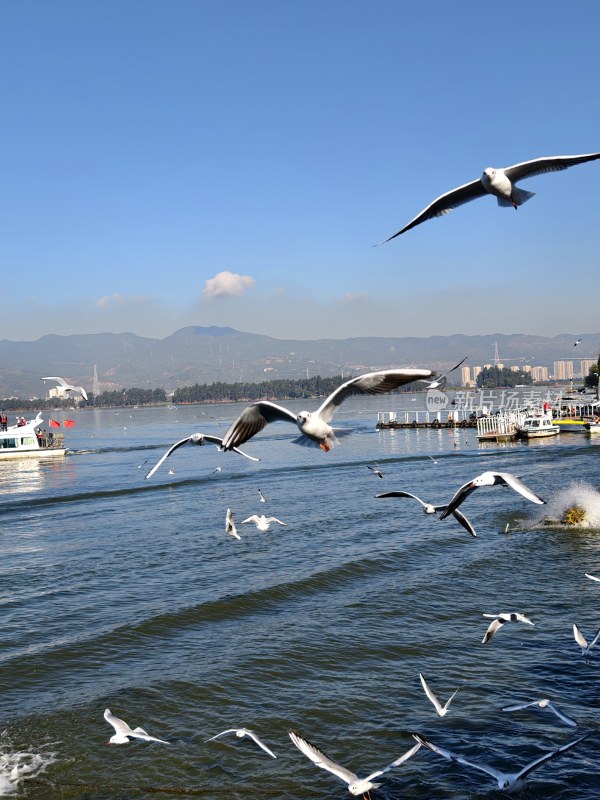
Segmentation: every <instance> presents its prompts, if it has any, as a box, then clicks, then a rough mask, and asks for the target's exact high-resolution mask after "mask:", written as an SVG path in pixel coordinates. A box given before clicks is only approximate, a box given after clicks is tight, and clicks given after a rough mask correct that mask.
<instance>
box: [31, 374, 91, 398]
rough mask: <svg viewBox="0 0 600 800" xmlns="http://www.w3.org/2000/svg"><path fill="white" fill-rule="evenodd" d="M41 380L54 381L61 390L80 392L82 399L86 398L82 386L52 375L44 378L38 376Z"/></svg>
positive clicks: (69, 392) (68, 392)
mask: <svg viewBox="0 0 600 800" xmlns="http://www.w3.org/2000/svg"><path fill="white" fill-rule="evenodd" d="M40 380H42V381H56V383H57V384H58V386H57V388H60V389H61V390H62V391H63V392H66V393H67V394H71V393H73V394H80V395H81V396H82V397H83V399H84V400H87V399H88V396H87V392H86V391H85V389H84V388H83V386H73V384H72V383H67V381H66V380H65V379H64V378H58V377H53V376H48V377H46V378H40Z"/></svg>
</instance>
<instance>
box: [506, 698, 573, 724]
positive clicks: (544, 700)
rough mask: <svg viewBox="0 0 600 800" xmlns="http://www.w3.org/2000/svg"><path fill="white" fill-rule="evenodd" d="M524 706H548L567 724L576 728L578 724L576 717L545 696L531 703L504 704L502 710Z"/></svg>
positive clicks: (515, 709) (512, 709)
mask: <svg viewBox="0 0 600 800" xmlns="http://www.w3.org/2000/svg"><path fill="white" fill-rule="evenodd" d="M524 708H547V709H548V711H552V713H554V714H556V716H557V717H558V718H559V719H562V721H563V722H566V724H567V725H571V726H572V727H574V728H575V727H576V726H577V723H576V722H575V720H574V719H572V718H571V717H568V716H567V715H566V714H564V713H563V712H562V711H561V710H560V708H558V707H557V706H555V705H554V703H552V702H551V701H550V700H549V699H548V698H547V697H543V698H542V699H541V700H532V701H531V702H530V703H516V704H515V705H512V706H503V707H502V711H521V710H522V709H524Z"/></svg>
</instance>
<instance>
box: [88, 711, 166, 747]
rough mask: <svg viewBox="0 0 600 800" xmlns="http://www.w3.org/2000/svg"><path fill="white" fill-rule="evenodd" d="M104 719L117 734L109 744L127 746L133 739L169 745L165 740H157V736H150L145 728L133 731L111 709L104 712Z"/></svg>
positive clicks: (111, 738)
mask: <svg viewBox="0 0 600 800" xmlns="http://www.w3.org/2000/svg"><path fill="white" fill-rule="evenodd" d="M104 719H105V720H106V721H107V722H108V723H109V724H110V725H112V726H113V728H114V729H115V733H114V735H113V736H111V737H110V739H109V740H108V743H109V744H127V743H128V742H131V741H132V740H133V739H141V740H142V741H144V742H161V744H169V742H165V740H164V739H157V738H156V736H149V735H148V734H147V733H146V731H145V730H144V729H143V728H134V729H133V730H131V728H130V727H129V725H128V724H127V723H126V722H124V720H122V719H119V718H118V717H115V715H114V714H113V713H112V712H111V710H110V708H107V709H106V710H105V712H104Z"/></svg>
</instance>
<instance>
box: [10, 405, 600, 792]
mask: <svg viewBox="0 0 600 800" xmlns="http://www.w3.org/2000/svg"><path fill="white" fill-rule="evenodd" d="M314 405H315V404H311V406H310V407H311V408H312V407H313V406H314ZM397 406H399V402H398V398H385V399H384V401H382V400H381V399H378V398H373V399H369V400H368V401H365V400H364V399H360V402H359V401H358V400H355V401H351V402H348V403H346V404H344V406H343V408H342V410H341V413H339V414H338V416H337V417H336V421H339V422H340V423H342V424H345V425H351V426H353V427H354V428H355V432H354V434H353V435H352V436H349V437H346V438H345V439H344V440H343V442H342V443H341V445H340V446H339V447H338V448H336V449H335V450H332V451H331V452H330V453H323V452H321V451H320V450H313V449H309V448H300V447H297V446H294V445H292V444H290V440H291V438H293V433H294V430H293V429H292V428H291V426H286V425H284V424H278V425H271V426H269V427H268V428H267V429H266V430H265V431H263V432H262V433H261V434H259V435H258V436H257V437H255V439H254V440H252V441H251V442H250V443H248V444H247V445H246V446H245V449H246V450H247V451H248V452H250V453H252V454H253V455H256V456H258V457H260V459H261V461H260V462H259V463H257V464H255V463H251V462H250V461H247V460H246V459H243V458H241V457H238V456H236V455H235V454H232V453H227V454H224V453H220V452H218V451H217V450H216V449H215V448H214V447H202V448H198V447H191V446H187V447H184V448H181V449H180V450H178V451H177V453H175V454H174V455H173V456H172V458H171V459H169V460H168V461H167V462H166V464H165V465H164V466H163V467H162V468H161V469H160V471H158V472H157V473H156V475H155V476H154V477H153V478H152V479H151V480H150V481H145V480H144V475H145V473H146V471H147V470H148V469H149V468H150V467H151V466H152V465H153V464H154V463H155V462H156V461H157V460H158V458H159V457H160V455H161V454H162V452H163V451H164V449H166V447H167V446H168V445H170V444H171V443H172V442H174V441H176V440H177V439H179V438H182V437H183V436H186V435H189V434H190V433H192V432H193V431H195V430H202V431H205V432H208V433H216V434H217V435H219V433H221V435H222V433H223V432H224V431H225V428H226V425H227V423H228V421H230V420H231V419H232V418H233V416H234V415H235V414H236V413H237V412H238V411H239V410H240V409H239V407H235V406H212V407H201V406H194V407H187V408H174V409H153V410H148V409H144V410H142V409H140V410H132V411H128V410H123V409H121V410H120V411H119V412H118V413H115V412H113V411H97V412H93V411H87V412H73V413H71V414H69V415H67V416H70V417H72V418H74V419H75V420H76V427H75V428H74V429H73V430H71V431H67V442H68V445H69V446H70V447H72V448H73V450H74V451H75V452H74V454H72V455H69V456H68V457H67V458H65V459H64V460H60V461H58V462H56V463H49V462H45V463H44V462H41V463H38V462H28V461H20V462H12V463H5V464H0V520H1V525H0V556H1V557H0V794H8V793H10V792H13V791H16V792H17V794H18V795H19V796H20V797H23V798H28V800H38V799H39V798H55V797H56V798H88V799H89V800H96V798H138V797H139V798H151V797H162V796H171V795H170V794H166V793H159V792H157V791H154V790H153V788H154V789H166V788H170V789H173V790H177V794H175V793H173V796H181V794H184V792H188V793H190V794H192V793H195V794H196V795H199V796H205V797H231V798H263V797H274V798H317V799H318V798H336V797H337V798H344V797H349V796H350V795H349V794H348V793H347V790H346V788H345V786H344V784H343V783H342V782H341V781H340V780H339V779H337V778H336V777H335V776H333V775H331V774H330V773H327V772H325V771H323V770H320V769H318V768H317V767H315V766H314V765H313V764H311V763H310V762H309V761H308V760H307V759H306V758H305V757H304V756H303V755H302V754H301V753H300V752H299V751H298V750H296V748H295V747H294V746H293V744H292V743H291V741H290V740H289V738H288V735H287V730H288V728H290V727H293V728H294V729H296V730H298V731H299V732H301V733H302V734H303V735H304V736H305V737H307V738H308V739H310V740H311V741H312V742H313V743H314V744H316V745H317V746H319V747H321V748H322V749H323V750H324V751H325V753H327V754H328V755H329V756H330V757H331V758H333V759H335V760H336V761H339V762H340V763H342V764H343V765H344V766H346V767H348V768H350V769H353V770H354V771H356V772H357V773H358V774H359V775H361V776H365V775H368V774H369V773H370V772H372V771H374V770H375V769H377V768H380V767H383V766H384V765H386V764H388V763H389V762H391V761H392V760H393V759H395V758H396V757H397V756H399V755H400V754H401V753H403V752H404V751H405V750H407V749H408V748H409V747H410V746H411V745H412V743H413V740H412V739H411V738H410V735H409V732H410V731H419V732H421V733H422V734H425V735H427V736H428V737H429V738H430V739H431V740H432V741H434V742H435V743H437V744H439V745H441V746H444V747H446V748H449V749H452V750H455V751H457V752H460V753H463V754H465V755H468V756H470V757H472V758H476V759H480V760H483V761H485V762H487V763H490V764H492V765H494V766H497V767H500V768H503V769H507V770H508V769H511V768H512V769H517V768H518V767H520V766H521V765H524V764H526V763H527V762H528V761H530V760H532V759H533V758H535V757H536V756H537V755H539V754H540V753H542V752H544V751H545V750H549V749H552V748H554V747H555V746H557V745H559V744H564V743H566V742H568V741H570V740H571V739H573V738H576V737H577V736H579V735H581V734H583V733H585V732H587V731H588V730H592V729H595V728H596V727H597V726H598V722H599V720H600V689H599V677H600V671H599V670H598V665H599V664H600V646H599V648H598V653H597V655H595V657H594V658H592V659H591V660H590V661H588V662H586V661H585V660H584V659H582V658H581V656H580V649H579V647H578V645H577V644H576V643H575V641H574V639H573V635H572V625H573V623H574V622H577V624H578V625H579V627H580V628H581V630H582V631H583V633H584V634H585V635H586V636H587V638H588V639H590V638H591V637H592V636H593V635H594V634H595V632H596V630H597V629H598V626H600V610H599V601H600V584H599V583H595V582H592V581H591V580H589V579H587V578H586V577H585V576H584V573H585V572H588V573H592V574H596V575H599V576H600V494H599V492H598V490H599V489H600V478H599V477H598V476H599V471H598V463H599V458H600V441H599V440H598V439H596V440H594V439H593V438H589V437H587V436H585V435H577V434H575V435H573V434H571V435H569V434H561V436H560V437H556V439H553V440H545V441H541V442H537V443H536V442H534V443H530V444H509V445H489V444H486V445H479V444H478V442H477V439H476V437H475V433H474V431H466V432H465V431H462V430H459V431H457V432H456V433H453V432H451V431H446V430H442V431H435V430H434V431H412V430H409V431H396V432H392V431H382V432H378V431H376V430H375V420H376V412H377V410H379V409H384V408H392V409H393V408H395V407H397ZM221 417H223V418H225V421H223V420H222V419H220V418H221ZM599 438H600V437H599ZM430 456H433V457H434V459H435V462H437V463H435V462H434V460H432V458H430ZM146 460H147V463H143V462H145V461H146ZM366 464H372V465H373V464H377V465H378V466H379V467H380V469H381V470H382V472H383V473H384V478H383V479H382V480H380V479H378V478H377V477H376V476H374V475H373V474H372V473H371V472H370V471H369V470H367V469H366ZM138 466H139V467H140V468H138ZM218 466H220V467H222V471H221V472H214V470H215V469H216V467H218ZM169 467H172V468H174V470H175V474H174V475H168V468H169ZM485 470H498V471H508V472H513V473H515V474H518V475H520V476H522V478H523V480H524V481H525V482H526V483H527V484H528V485H529V486H531V488H532V489H533V490H534V491H536V492H537V493H538V494H540V495H542V496H543V497H545V498H547V499H548V500H549V505H548V506H544V507H541V506H535V505H533V504H531V503H529V502H527V501H526V500H525V499H524V498H522V497H521V496H519V495H517V494H515V493H514V492H512V491H511V490H509V489H504V488H500V487H494V488H485V489H479V490H477V491H476V492H474V493H473V494H472V495H471V496H470V497H469V498H468V500H467V501H466V502H465V504H464V506H463V507H462V510H463V511H464V512H465V513H466V514H467V516H468V517H469V518H470V519H471V521H472V523H473V524H474V526H475V528H476V530H477V532H478V538H477V539H472V538H471V537H469V536H468V535H467V534H466V533H465V532H464V531H463V529H462V528H460V527H459V526H458V525H457V524H456V523H455V522H454V520H452V519H450V520H445V521H443V522H440V521H439V520H437V519H436V518H432V517H428V516H426V515H424V514H423V513H422V511H421V509H420V507H419V506H418V505H417V504H416V503H413V502H412V501H409V500H397V499H394V500H381V499H379V500H377V499H375V497H374V495H375V494H376V493H377V492H383V491H389V490H393V489H403V490H406V491H410V492H413V493H415V494H417V495H419V496H420V497H423V498H424V499H425V500H428V501H430V502H436V503H441V502H444V501H446V500H448V499H449V497H450V496H451V495H452V494H453V492H454V490H455V489H456V488H457V487H458V486H459V485H461V484H462V483H464V482H465V481H467V480H468V479H470V478H472V477H475V476H476V475H478V474H479V473H480V472H483V471H485ZM259 487H260V488H261V489H262V491H263V493H264V494H265V495H266V496H267V497H268V498H269V500H268V503H267V504H262V503H260V502H259V495H258V489H259ZM574 499H577V500H578V502H579V503H580V504H584V505H585V506H586V507H587V509H588V512H589V513H590V514H591V515H593V518H594V519H595V520H596V522H595V525H596V526H597V527H595V528H592V529H585V530H571V531H566V530H564V529H562V530H559V529H550V528H547V527H545V526H543V525H542V524H541V522H540V521H541V518H542V517H543V516H544V515H545V514H550V515H551V516H556V515H560V512H561V511H562V510H563V509H564V508H565V507H566V506H567V505H569V503H570V502H572V501H573V500H574ZM227 507H231V508H232V509H233V510H234V512H235V514H236V521H237V523H238V530H239V533H240V535H241V537H242V538H241V541H236V540H234V539H232V538H230V537H228V536H227V535H226V534H225V533H224V520H225V511H226V509H227ZM255 513H257V514H262V513H265V514H272V515H274V516H276V517H278V518H279V519H281V520H283V521H284V522H286V523H287V526H286V527H285V528H283V527H280V526H273V527H272V528H271V530H270V531H269V532H268V533H260V532H259V531H257V530H256V528H255V527H254V526H252V525H241V524H240V523H241V520H243V519H244V518H245V517H247V516H249V515H251V514H255ZM507 523H510V526H511V529H512V530H513V531H514V532H510V533H509V534H508V535H505V534H504V529H505V526H506V524H507ZM523 528H525V529H526V530H522V529H523ZM500 611H522V612H524V613H526V614H527V615H528V616H529V617H531V619H532V620H533V621H534V622H535V627H530V626H526V625H506V626H504V627H503V628H502V629H501V630H500V631H499V632H498V633H497V634H496V636H495V637H494V638H493V639H492V640H491V641H490V642H489V643H488V644H487V645H485V646H484V645H482V644H481V639H482V636H483V633H484V631H485V629H486V627H487V621H486V620H485V619H484V618H483V617H482V616H481V615H482V613H484V612H489V613H492V612H500ZM419 672H422V673H424V674H425V675H426V677H427V679H428V681H429V683H430V685H431V686H432V688H433V689H434V691H435V692H436V694H438V696H439V697H440V699H441V700H442V702H445V700H446V699H447V697H449V696H450V694H451V693H452V691H454V689H455V688H456V687H457V686H458V685H459V684H460V683H462V682H463V681H464V686H463V688H462V689H461V691H460V692H459V693H458V694H457V696H456V697H455V698H454V701H453V703H452V705H451V706H450V711H449V713H448V715H447V716H446V717H444V718H443V719H442V718H439V717H437V716H436V714H435V712H434V709H433V706H432V705H431V703H430V702H429V700H428V699H427V698H426V697H425V695H424V693H423V690H422V688H421V685H420V682H419V677H418V675H419ZM543 696H548V697H550V698H551V699H553V700H554V701H555V702H556V703H557V704H558V705H559V706H560V707H561V708H563V710H564V711H566V712H567V713H568V714H569V715H570V716H572V717H574V718H575V719H576V720H578V722H579V725H578V727H577V728H568V727H566V726H565V725H564V724H562V723H561V722H560V721H559V720H558V719H557V718H555V717H553V716H552V715H550V714H548V715H546V714H544V713H542V712H537V713H536V712H529V711H523V712H517V713H511V714H509V713H502V712H501V711H500V709H501V707H502V706H503V705H507V704H510V703H517V702H519V701H523V702H524V701H526V700H533V699H537V698H541V697H543ZM106 707H109V708H110V709H111V710H112V711H113V713H114V714H116V715H117V716H120V717H123V718H124V719H126V720H127V721H128V722H129V723H130V724H131V726H132V727H135V726H136V725H141V726H142V727H144V728H145V729H146V730H147V731H148V732H149V733H151V734H153V735H155V736H158V737H160V738H164V739H167V740H169V741H170V742H171V743H172V744H171V745H170V746H165V745H158V744H154V745H150V744H146V743H141V742H136V743H132V744H130V745H127V746H121V747H118V746H115V747H106V743H107V741H108V739H109V736H110V735H112V733H113V731H112V728H110V726H109V725H108V724H107V723H106V722H105V721H104V719H103V716H102V715H103V712H104V709H105V708H106ZM238 726H246V727H249V728H252V729H254V730H255V731H256V732H257V733H258V734H259V735H260V736H261V737H262V738H263V739H264V740H265V741H266V742H267V744H268V745H269V746H270V747H271V748H272V749H273V750H274V752H275V753H276V754H277V756H278V758H277V759H276V760H275V759H271V758H269V757H268V756H266V755H265V754H264V753H263V752H262V751H261V750H259V749H258V748H256V747H255V746H254V745H253V743H252V742H251V741H249V740H248V739H247V738H246V739H237V738H235V736H230V737H224V738H222V739H220V740H217V741H213V742H209V743H205V739H207V738H208V737H210V736H213V735H214V734H216V733H218V732H220V731H221V730H223V729H225V728H230V727H238ZM599 745H600V736H599V737H591V738H590V739H588V740H587V741H586V742H584V743H582V745H581V746H580V747H578V748H575V749H573V750H572V751H571V752H570V753H569V754H567V755H565V756H564V757H563V758H561V759H557V760H556V761H551V762H549V763H548V764H546V765H544V766H543V767H541V768H540V769H539V770H538V771H536V772H534V773H532V775H531V780H530V783H529V786H528V788H527V790H526V792H525V795H526V796H527V797H528V798H536V799H537V800H539V799H541V798H549V797H552V798H560V800H567V798H568V799H569V800H575V799H577V800H591V799H592V798H594V799H595V798H598V797H599V796H600V767H599V766H598V750H599ZM27 767H29V768H30V771H29V772H25V771H24V770H25V769H26V768H27ZM11 775H12V778H13V780H11ZM19 776H21V777H19ZM15 778H19V780H17V781H16V782H15V780H14V779H15ZM45 781H51V782H52V783H51V784H48V783H45ZM382 783H383V786H382V787H381V789H379V790H376V791H375V792H374V798H375V799H376V798H383V799H384V800H385V799H386V798H387V800H392V798H420V799H421V800H423V799H424V798H431V799H432V800H442V798H488V797H489V798H493V797H497V796H499V794H498V791H497V789H496V788H495V782H494V781H493V780H492V779H491V778H488V777H486V776H485V775H483V774H482V773H479V772H476V771H473V770H471V769H467V768H466V767H463V766H460V765H453V764H451V763H449V762H447V761H445V760H444V759H441V758H440V757H438V756H436V755H435V754H433V753H431V752H429V751H425V750H421V751H420V752H419V753H417V754H416V756H415V757H414V758H413V759H411V760H410V761H409V762H407V763H406V764H405V765H403V766H401V767H400V768H398V769H397V770H394V771H392V772H389V773H387V774H386V775H385V776H384V777H383V778H382ZM78 784H80V785H78ZM136 787H147V790H145V791H142V790H139V789H138V788H136ZM184 796H185V795H184Z"/></svg>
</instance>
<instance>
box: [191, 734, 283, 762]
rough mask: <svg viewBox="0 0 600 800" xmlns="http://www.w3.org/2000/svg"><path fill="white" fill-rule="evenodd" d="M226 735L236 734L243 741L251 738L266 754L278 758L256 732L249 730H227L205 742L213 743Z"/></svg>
mask: <svg viewBox="0 0 600 800" xmlns="http://www.w3.org/2000/svg"><path fill="white" fill-rule="evenodd" d="M226 733H235V735H236V736H237V737H238V738H239V739H243V738H244V736H249V737H250V738H251V739H253V740H254V741H255V742H256V744H257V745H258V746H259V747H262V749H263V750H264V751H265V753H268V754H269V755H270V756H271V758H277V756H276V755H275V753H274V752H273V751H272V750H270V749H269V748H268V747H267V745H266V744H265V743H264V742H263V741H262V740H261V739H259V738H258V736H257V735H256V734H255V733H254V731H251V730H250V729H249V728H227V730H226V731H221V733H217V735H216V736H211V737H210V739H206V740H205V741H207V742H212V740H213V739H218V738H219V736H225V734H226Z"/></svg>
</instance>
